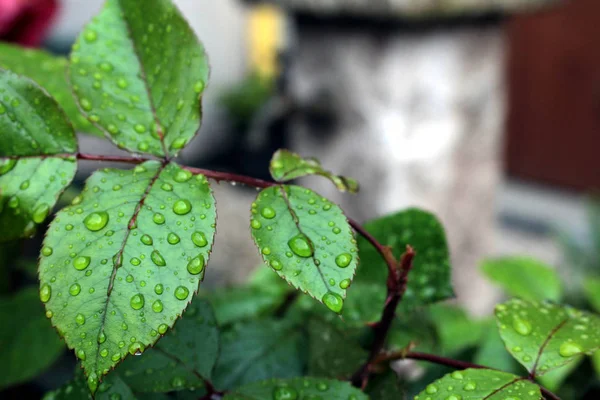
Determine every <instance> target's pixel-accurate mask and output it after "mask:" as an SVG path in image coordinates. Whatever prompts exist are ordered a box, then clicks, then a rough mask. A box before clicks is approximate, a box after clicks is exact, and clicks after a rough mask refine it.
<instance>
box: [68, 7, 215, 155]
mask: <svg viewBox="0 0 600 400" xmlns="http://www.w3.org/2000/svg"><path fill="white" fill-rule="evenodd" d="M208 69H209V68H208V61H207V58H206V55H205V52H204V48H203V47H202V45H201V44H200V43H199V41H198V39H197V38H196V36H195V35H194V32H193V31H192V29H191V28H190V27H189V25H188V23H187V22H186V21H185V20H184V18H183V17H182V15H181V13H180V12H179V10H177V8H176V7H175V6H174V5H173V4H172V2H171V1H168V0H145V1H144V5H143V7H141V6H140V3H139V1H138V0H107V1H106V4H105V6H104V8H103V10H102V11H101V12H100V14H99V15H98V16H96V17H95V18H94V19H93V20H92V21H91V22H90V23H89V24H88V25H87V26H86V28H85V29H84V31H83V33H82V34H81V35H80V36H79V38H78V39H77V42H76V43H75V45H74V46H73V51H72V53H71V67H70V70H69V76H70V80H71V84H72V85H73V90H74V93H75V97H76V99H77V101H78V104H79V106H80V107H81V109H82V112H83V113H84V114H85V115H87V117H88V118H89V119H90V121H92V122H94V124H95V125H96V126H98V127H100V128H102V130H103V131H104V132H105V133H106V134H107V135H108V136H109V137H110V138H111V140H112V141H113V142H114V143H115V144H117V145H118V146H119V147H121V148H123V149H126V150H129V151H133V152H138V153H147V154H153V155H156V156H166V155H175V154H176V153H178V152H179V150H181V149H182V148H183V147H184V146H185V145H186V144H187V143H188V142H189V141H190V140H191V139H192V137H193V136H194V135H195V134H196V132H197V131H198V129H199V127H200V117H201V114H202V112H201V106H200V99H201V95H202V93H203V92H204V88H205V86H206V83H207V81H208Z"/></svg>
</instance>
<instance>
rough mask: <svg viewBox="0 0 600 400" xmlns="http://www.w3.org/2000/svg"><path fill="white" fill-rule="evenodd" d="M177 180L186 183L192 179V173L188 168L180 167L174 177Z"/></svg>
mask: <svg viewBox="0 0 600 400" xmlns="http://www.w3.org/2000/svg"><path fill="white" fill-rule="evenodd" d="M173 179H174V180H175V182H179V183H184V182H187V181H189V180H190V179H192V173H191V172H190V171H188V170H186V169H180V170H179V171H177V173H176V174H175V176H174V177H173Z"/></svg>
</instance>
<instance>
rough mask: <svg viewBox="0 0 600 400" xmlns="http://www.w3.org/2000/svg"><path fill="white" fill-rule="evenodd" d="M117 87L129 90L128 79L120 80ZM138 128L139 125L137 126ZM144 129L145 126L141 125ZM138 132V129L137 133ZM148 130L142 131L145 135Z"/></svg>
mask: <svg viewBox="0 0 600 400" xmlns="http://www.w3.org/2000/svg"><path fill="white" fill-rule="evenodd" d="M117 86H118V87H120V88H121V89H127V87H128V86H129V82H127V80H126V79H124V78H119V79H118V80H117ZM136 126H137V125H136ZM140 126H141V127H142V128H143V125H140ZM137 131H138V130H137V129H136V132H137ZM145 131H146V130H145V129H144V131H142V133H144V132H145Z"/></svg>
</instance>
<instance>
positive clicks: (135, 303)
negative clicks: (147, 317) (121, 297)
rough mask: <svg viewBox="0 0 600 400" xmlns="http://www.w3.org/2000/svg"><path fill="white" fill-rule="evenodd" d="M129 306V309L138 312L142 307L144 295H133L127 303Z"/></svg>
mask: <svg viewBox="0 0 600 400" xmlns="http://www.w3.org/2000/svg"><path fill="white" fill-rule="evenodd" d="M129 305H130V306H131V308H133V309H134V310H139V309H141V308H142V307H144V295H142V294H139V293H138V294H135V295H133V296H132V297H131V300H130V301H129Z"/></svg>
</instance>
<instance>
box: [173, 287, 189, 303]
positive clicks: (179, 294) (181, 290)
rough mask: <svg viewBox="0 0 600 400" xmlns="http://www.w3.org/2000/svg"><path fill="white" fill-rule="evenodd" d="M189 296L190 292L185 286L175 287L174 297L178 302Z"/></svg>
mask: <svg viewBox="0 0 600 400" xmlns="http://www.w3.org/2000/svg"><path fill="white" fill-rule="evenodd" d="M189 294H190V291H189V290H188V288H186V287H185V286H177V288H176V289H175V297H176V298H177V299H178V300H185V299H187V297H188V295H189Z"/></svg>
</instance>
